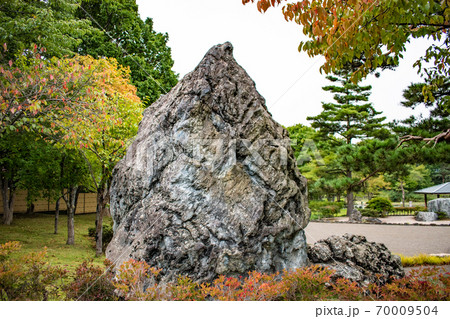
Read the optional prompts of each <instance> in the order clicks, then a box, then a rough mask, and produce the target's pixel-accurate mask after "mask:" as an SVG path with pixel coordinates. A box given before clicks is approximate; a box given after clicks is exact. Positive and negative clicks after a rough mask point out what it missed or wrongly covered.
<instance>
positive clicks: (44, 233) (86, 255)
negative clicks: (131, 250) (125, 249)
mask: <svg viewBox="0 0 450 319" xmlns="http://www.w3.org/2000/svg"><path fill="white" fill-rule="evenodd" d="M109 221H110V218H107V219H106V220H104V224H107V223H109ZM58 225H59V231H58V234H56V235H55V234H54V233H53V232H54V215H53V214H33V215H26V214H15V215H14V221H13V224H12V225H11V226H5V225H3V224H0V243H5V242H7V241H19V242H20V243H21V245H22V249H21V251H20V254H24V255H25V254H28V253H31V252H38V251H41V250H43V249H44V248H45V247H47V253H48V254H47V256H48V261H49V262H50V263H51V264H52V265H61V266H64V267H65V268H67V269H68V270H73V269H75V267H76V265H78V264H79V263H80V262H81V261H83V260H86V259H94V263H95V264H98V265H102V264H103V260H104V258H103V257H100V258H95V242H94V239H93V238H92V237H89V236H88V228H89V227H94V225H95V214H83V215H76V216H75V245H73V246H70V245H66V240H67V216H66V215H60V217H59V223H58Z"/></svg>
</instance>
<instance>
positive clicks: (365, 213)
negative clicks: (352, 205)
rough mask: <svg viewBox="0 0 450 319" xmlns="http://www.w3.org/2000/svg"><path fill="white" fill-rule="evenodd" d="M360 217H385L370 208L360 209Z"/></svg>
mask: <svg viewBox="0 0 450 319" xmlns="http://www.w3.org/2000/svg"><path fill="white" fill-rule="evenodd" d="M361 215H363V216H364V217H375V218H378V217H386V214H383V213H380V212H377V211H376V210H374V209H371V208H363V209H361Z"/></svg>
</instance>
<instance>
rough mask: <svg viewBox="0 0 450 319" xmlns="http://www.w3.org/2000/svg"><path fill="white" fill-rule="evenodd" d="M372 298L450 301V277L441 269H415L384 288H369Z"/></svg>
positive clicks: (374, 286) (376, 286) (373, 285)
mask: <svg viewBox="0 0 450 319" xmlns="http://www.w3.org/2000/svg"><path fill="white" fill-rule="evenodd" d="M369 291H370V294H371V296H373V298H374V299H377V300H383V301H425V300H428V301H431V300H433V301H449V300H450V276H449V275H448V273H447V274H444V273H442V270H439V268H436V267H434V268H423V269H419V270H418V269H413V270H412V271H411V273H410V274H409V275H407V276H405V277H403V278H400V279H396V280H393V281H392V282H391V283H388V284H386V285H384V286H379V285H375V284H372V285H370V286H369Z"/></svg>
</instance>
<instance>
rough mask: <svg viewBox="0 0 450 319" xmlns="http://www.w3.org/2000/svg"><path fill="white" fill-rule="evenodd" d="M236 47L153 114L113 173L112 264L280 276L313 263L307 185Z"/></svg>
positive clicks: (214, 52) (203, 65)
mask: <svg viewBox="0 0 450 319" xmlns="http://www.w3.org/2000/svg"><path fill="white" fill-rule="evenodd" d="M232 53H233V47H232V45H231V44H230V43H225V44H223V45H218V46H215V47H213V48H212V49H210V50H209V52H208V53H207V54H206V55H205V57H204V58H203V60H202V61H201V62H200V64H199V65H198V66H197V68H196V69H195V70H194V71H193V72H191V73H189V74H188V75H186V76H185V77H184V79H183V80H181V81H180V82H179V83H178V84H177V85H176V86H175V87H174V88H173V89H172V90H171V91H170V92H169V93H168V94H167V95H165V96H163V97H161V98H160V99H159V100H158V101H157V102H155V103H154V104H153V105H151V106H150V107H149V108H147V109H146V110H145V112H144V118H143V120H142V122H141V124H140V126H139V132H138V134H137V137H136V139H135V140H134V142H133V143H132V145H131V146H130V147H129V148H128V150H127V154H126V156H125V157H124V158H123V159H122V161H120V162H119V163H118V164H117V166H116V167H115V169H114V172H113V180H112V185H111V189H110V190H111V215H112V217H113V219H114V237H113V239H112V241H111V243H110V244H109V246H108V247H107V251H106V256H107V258H109V259H110V260H111V261H113V262H114V263H115V264H116V265H120V264H121V263H123V262H124V261H126V260H128V259H130V258H133V259H135V260H144V261H146V262H147V263H149V264H150V265H151V266H154V267H157V268H160V269H162V273H161V274H162V277H163V281H173V280H175V279H176V278H177V276H178V275H187V276H190V277H191V278H192V279H194V280H197V281H209V280H212V279H213V278H215V277H216V276H218V275H220V274H224V275H226V276H231V275H241V274H246V273H247V272H248V271H251V270H257V271H264V272H276V271H280V270H282V269H295V268H298V267H302V266H305V265H306V264H307V253H306V249H307V248H306V241H305V235H304V231H303V228H305V227H306V225H307V224H308V222H309V217H310V210H309V209H308V207H307V190H306V179H305V178H304V177H302V176H301V175H300V173H299V171H298V169H297V166H296V160H295V158H294V153H293V151H292V148H291V146H290V140H289V137H288V133H287V131H286V130H285V129H284V128H283V127H282V126H281V125H279V124H278V123H276V122H275V121H274V120H273V119H272V117H271V115H270V113H269V112H268V110H267V108H266V106H265V100H264V98H263V97H262V96H261V95H260V94H259V93H258V92H257V91H256V88H255V84H254V82H253V81H252V79H251V78H250V77H249V76H248V74H247V73H246V72H245V70H244V69H243V68H242V67H241V66H239V65H238V64H237V63H236V61H235V60H234V58H233V54H232Z"/></svg>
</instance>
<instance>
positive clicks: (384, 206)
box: [365, 197, 394, 217]
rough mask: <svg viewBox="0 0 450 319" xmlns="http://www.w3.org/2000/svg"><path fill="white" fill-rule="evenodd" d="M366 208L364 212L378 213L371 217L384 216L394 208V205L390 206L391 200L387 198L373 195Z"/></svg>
mask: <svg viewBox="0 0 450 319" xmlns="http://www.w3.org/2000/svg"><path fill="white" fill-rule="evenodd" d="M366 210H367V212H365V213H366V214H367V213H371V214H373V213H375V214H378V216H371V217H384V216H386V213H388V212H391V211H393V210H394V206H392V203H391V201H390V200H389V199H387V198H383V197H375V198H372V199H371V200H369V201H368V202H367V207H366Z"/></svg>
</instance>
